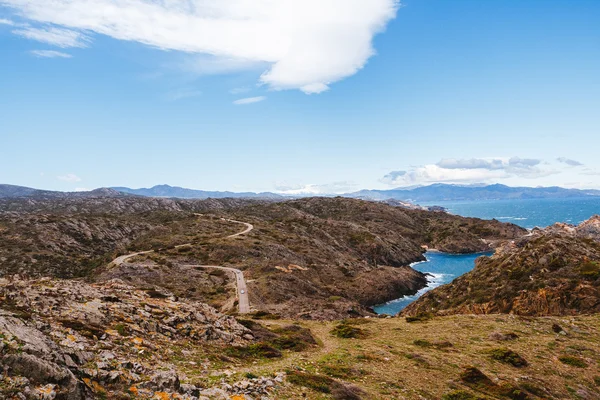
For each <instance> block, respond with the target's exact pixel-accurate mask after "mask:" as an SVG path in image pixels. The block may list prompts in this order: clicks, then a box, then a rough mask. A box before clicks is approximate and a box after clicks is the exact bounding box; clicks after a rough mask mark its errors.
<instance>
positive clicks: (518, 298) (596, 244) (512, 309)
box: [403, 216, 600, 316]
mask: <svg viewBox="0 0 600 400" xmlns="http://www.w3.org/2000/svg"><path fill="white" fill-rule="evenodd" d="M597 312H600V216H595V217H593V218H591V219H590V220H588V221H585V222H583V223H582V224H580V225H579V226H571V225H566V224H555V225H553V226H550V227H548V228H546V229H536V230H534V231H533V232H532V233H531V234H530V235H528V236H526V237H523V238H521V239H519V240H516V241H513V242H510V243H508V244H507V245H505V246H503V247H501V248H499V249H498V251H497V252H496V254H495V255H494V256H492V257H482V258H480V259H478V260H477V263H476V266H475V269H473V271H471V272H470V273H468V274H465V275H463V276H462V277H460V278H457V279H456V280H454V281H453V282H452V283H451V284H448V285H445V286H441V287H439V288H436V289H434V290H432V291H431V292H429V293H427V294H425V295H424V296H423V297H421V298H420V299H419V300H418V301H416V302H415V303H413V304H411V305H409V306H408V307H407V308H406V309H405V310H404V311H403V315H407V316H412V315H417V314H420V313H435V314H440V315H446V314H464V313H475V314H489V313H514V314H519V315H535V316H543V315H576V314H588V313H597Z"/></svg>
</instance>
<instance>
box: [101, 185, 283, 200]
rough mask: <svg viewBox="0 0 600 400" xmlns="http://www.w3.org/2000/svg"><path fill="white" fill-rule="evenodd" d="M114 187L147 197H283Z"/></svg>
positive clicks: (182, 189)
mask: <svg viewBox="0 0 600 400" xmlns="http://www.w3.org/2000/svg"><path fill="white" fill-rule="evenodd" d="M112 189H114V190H116V191H118V192H121V193H129V194H135V195H138V196H147V197H174V198H180V199H209V198H211V199H223V198H248V199H271V200H273V199H283V196H280V195H278V194H275V193H270V192H264V193H254V192H242V193H238V192H215V191H206V190H195V189H186V188H182V187H177V186H169V185H157V186H153V187H151V188H142V189H131V188H127V187H113V188H112Z"/></svg>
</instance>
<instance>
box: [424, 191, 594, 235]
mask: <svg viewBox="0 0 600 400" xmlns="http://www.w3.org/2000/svg"><path fill="white" fill-rule="evenodd" d="M424 205H438V206H442V207H445V208H446V209H447V210H448V212H449V213H451V214H456V215H462V216H463V217H477V218H482V219H492V218H495V219H497V220H498V221H501V222H512V223H513V224H516V225H520V226H522V227H523V228H528V229H531V228H535V227H536V226H538V227H540V228H544V227H546V226H549V225H552V224H553V223H555V222H566V223H569V224H574V225H577V224H579V223H580V222H582V221H585V220H586V219H588V218H590V217H591V216H593V215H594V214H600V196H599V197H583V198H571V199H524V200H521V199H520V200H484V201H438V202H435V203H428V204H424Z"/></svg>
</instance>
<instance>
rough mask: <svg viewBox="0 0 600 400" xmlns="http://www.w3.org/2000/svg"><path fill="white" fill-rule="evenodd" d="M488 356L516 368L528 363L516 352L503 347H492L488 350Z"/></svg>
mask: <svg viewBox="0 0 600 400" xmlns="http://www.w3.org/2000/svg"><path fill="white" fill-rule="evenodd" d="M490 356H491V357H492V359H494V360H496V361H500V362H502V363H504V364H510V365H512V366H513V367H517V368H521V367H526V366H527V365H528V364H529V363H528V362H527V360H525V359H524V358H523V357H521V356H520V355H519V354H518V353H516V352H514V351H512V350H509V349H505V348H498V349H493V350H492V351H490Z"/></svg>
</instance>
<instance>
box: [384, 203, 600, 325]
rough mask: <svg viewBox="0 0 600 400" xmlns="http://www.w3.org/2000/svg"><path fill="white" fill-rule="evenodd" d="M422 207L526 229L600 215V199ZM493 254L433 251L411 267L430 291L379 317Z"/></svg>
mask: <svg viewBox="0 0 600 400" xmlns="http://www.w3.org/2000/svg"><path fill="white" fill-rule="evenodd" d="M422 205H428V206H432V205H437V206H442V207H445V208H446V210H448V212H449V213H451V214H456V215H462V216H464V217H477V218H482V219H497V220H498V221H501V222H510V223H513V224H516V225H519V226H522V227H523V228H527V229H532V228H535V227H540V228H544V227H546V226H549V225H552V224H554V223H555V222H564V223H568V224H573V225H576V224H579V223H580V222H583V221H585V220H586V219H588V218H590V217H592V216H593V215H596V214H600V197H584V198H568V199H518V200H517V199H515V200H485V201H452V202H450V201H448V202H445V201H440V202H434V203H428V204H422ZM491 254H492V253H482V254H467V255H454V254H447V253H441V252H433V251H429V252H427V253H425V257H426V258H427V261H423V262H420V263H415V264H413V265H411V266H412V267H413V268H414V269H416V270H417V271H421V272H424V273H427V274H429V275H428V281H429V283H428V285H427V287H425V288H423V289H421V290H419V292H418V293H416V294H415V295H413V296H404V297H402V298H399V299H396V300H392V301H389V302H387V303H385V304H380V305H378V306H375V307H373V309H374V310H375V312H376V313H378V314H388V315H395V314H397V313H399V312H400V311H402V309H404V308H405V307H406V306H407V305H409V304H410V303H412V302H413V301H415V300H416V299H418V298H419V297H420V296H422V295H423V294H424V293H426V292H428V291H429V290H431V289H434V288H436V287H438V286H440V285H444V284H446V283H450V282H452V281H453V280H454V279H456V278H457V277H459V276H461V275H463V274H466V273H467V272H469V271H471V270H472V269H473V267H475V260H476V259H477V258H478V257H480V256H482V255H491Z"/></svg>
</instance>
